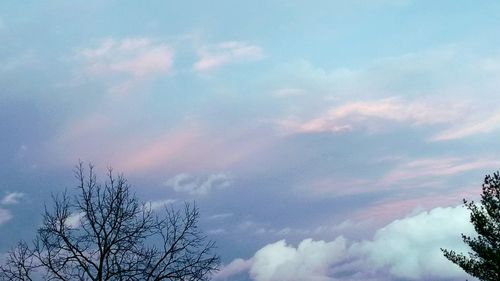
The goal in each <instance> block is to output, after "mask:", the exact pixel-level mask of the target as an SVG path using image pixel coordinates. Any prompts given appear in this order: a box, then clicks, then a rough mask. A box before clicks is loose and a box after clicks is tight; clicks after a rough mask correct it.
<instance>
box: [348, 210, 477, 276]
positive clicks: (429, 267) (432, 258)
mask: <svg viewBox="0 0 500 281" xmlns="http://www.w3.org/2000/svg"><path fill="white" fill-rule="evenodd" d="M460 233H466V234H468V235H472V234H473V233H474V230H473V227H472V225H471V224H470V223H469V212H468V211H467V209H465V208H464V207H462V206H457V207H448V208H435V209H433V210H431V211H429V212H422V213H420V214H417V215H415V216H411V217H407V218H405V219H401V220H395V221H394V222H392V223H390V224H389V225H387V226H385V227H383V228H382V229H380V230H378V231H377V232H376V233H375V236H374V238H373V240H371V241H364V242H362V243H360V244H357V245H354V246H353V251H355V252H358V251H359V253H362V254H364V255H366V256H367V259H368V260H367V261H368V263H369V264H370V265H374V266H376V267H378V268H382V267H387V268H388V269H389V272H390V273H391V274H392V275H393V276H396V277H400V278H408V279H412V280H419V279H422V278H423V279H425V280H430V279H436V278H460V277H465V276H464V273H463V272H462V271H461V270H460V268H459V267H458V266H456V265H454V264H453V263H451V262H450V261H448V260H447V259H446V258H444V256H443V254H442V253H441V250H440V248H446V249H454V250H457V251H458V252H467V251H468V249H467V247H466V246H465V244H463V242H462V240H461V236H460Z"/></svg>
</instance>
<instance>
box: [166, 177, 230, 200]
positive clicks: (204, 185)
mask: <svg viewBox="0 0 500 281" xmlns="http://www.w3.org/2000/svg"><path fill="white" fill-rule="evenodd" d="M232 181H233V179H232V177H231V176H230V175H228V174H224V173H218V174H211V175H208V176H205V177H196V176H193V175H190V174H185V173H183V174H178V175H176V176H175V177H172V178H170V179H168V180H167V181H166V182H165V183H164V184H165V185H166V186H168V187H172V188H173V189H174V190H175V191H177V192H185V193H188V194H191V195H205V194H208V193H209V192H211V191H212V190H217V189H223V188H226V187H228V186H230V185H231V184H232Z"/></svg>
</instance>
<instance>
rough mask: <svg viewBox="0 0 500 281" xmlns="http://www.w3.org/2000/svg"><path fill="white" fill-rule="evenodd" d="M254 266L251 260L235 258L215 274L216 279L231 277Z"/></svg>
mask: <svg viewBox="0 0 500 281" xmlns="http://www.w3.org/2000/svg"><path fill="white" fill-rule="evenodd" d="M251 267H252V261H251V260H244V259H235V260H233V261H232V262H231V263H229V264H228V265H225V266H223V267H222V269H221V270H220V271H218V272H217V273H216V274H215V275H214V280H228V278H229V277H232V276H234V275H237V274H240V273H243V272H246V271H248V270H249V269H250V268H251Z"/></svg>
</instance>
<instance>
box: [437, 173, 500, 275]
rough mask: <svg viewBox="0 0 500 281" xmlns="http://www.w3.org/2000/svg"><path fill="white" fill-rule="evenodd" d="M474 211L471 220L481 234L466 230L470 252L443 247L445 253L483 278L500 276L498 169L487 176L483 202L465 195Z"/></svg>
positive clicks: (467, 204)
mask: <svg viewBox="0 0 500 281" xmlns="http://www.w3.org/2000/svg"><path fill="white" fill-rule="evenodd" d="M464 205H465V207H467V209H469V210H470V211H471V214H470V221H471V223H472V224H473V225H474V229H475V230H476V233H477V237H470V236H467V235H464V234H462V239H463V241H464V242H465V243H466V244H467V245H469V247H470V249H471V250H472V251H471V252H469V253H468V256H466V255H464V254H461V253H456V252H455V251H452V250H446V249H441V250H442V251H443V254H444V256H445V257H446V258H447V259H449V260H450V261H452V262H453V263H455V264H457V265H458V266H460V267H461V268H462V269H463V270H465V272H467V273H468V274H470V275H472V276H474V277H477V278H478V279H479V280H483V281H498V280H500V175H499V173H498V172H496V173H494V174H493V175H492V176H490V175H487V176H486V177H485V179H484V183H483V189H482V194H481V204H479V205H478V204H476V203H474V201H467V200H465V199H464Z"/></svg>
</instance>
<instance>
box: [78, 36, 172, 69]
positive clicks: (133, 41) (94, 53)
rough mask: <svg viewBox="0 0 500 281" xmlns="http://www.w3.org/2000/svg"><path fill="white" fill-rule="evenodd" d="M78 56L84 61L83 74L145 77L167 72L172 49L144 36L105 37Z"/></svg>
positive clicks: (170, 64) (170, 63) (170, 61)
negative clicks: (125, 37) (84, 72)
mask: <svg viewBox="0 0 500 281" xmlns="http://www.w3.org/2000/svg"><path fill="white" fill-rule="evenodd" d="M79 57H81V58H83V59H85V60H86V62H87V67H86V70H87V73H89V74H93V75H98V76H106V75H109V74H113V73H115V74H120V73H122V74H127V75H130V76H132V77H135V78H146V77H150V76H153V75H157V74H166V73H169V72H170V71H171V69H172V65H173V59H174V51H173V50H172V48H170V47H169V46H168V45H167V44H164V43H156V42H154V41H152V40H150V39H147V38H127V39H122V40H114V39H107V40H104V41H103V42H102V43H101V45H100V46H98V47H96V48H89V49H83V50H81V51H80V52H79Z"/></svg>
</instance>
